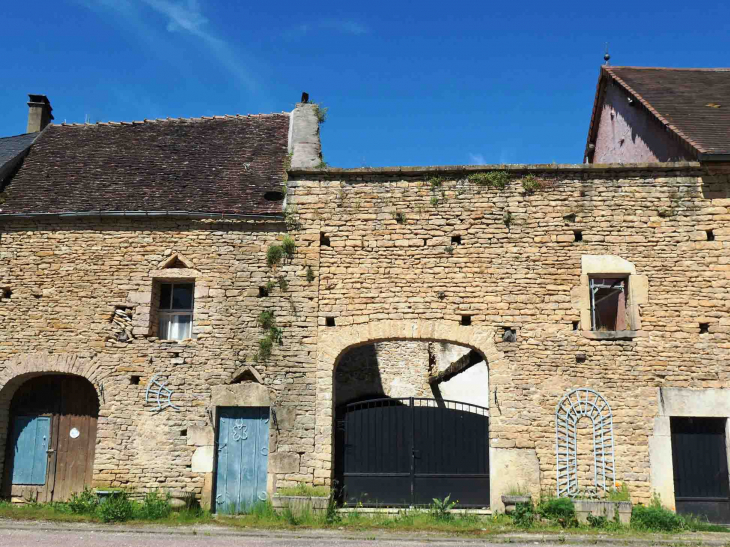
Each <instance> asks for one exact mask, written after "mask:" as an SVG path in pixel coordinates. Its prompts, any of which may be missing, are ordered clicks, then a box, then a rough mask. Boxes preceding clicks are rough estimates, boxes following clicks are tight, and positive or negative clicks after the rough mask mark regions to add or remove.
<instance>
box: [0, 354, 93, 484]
mask: <svg viewBox="0 0 730 547" xmlns="http://www.w3.org/2000/svg"><path fill="white" fill-rule="evenodd" d="M45 374H69V375H73V376H80V377H82V378H85V379H86V380H88V381H89V382H90V383H91V385H92V386H94V390H95V391H96V396H97V397H98V398H99V404H100V405H102V404H103V403H104V394H103V388H101V387H100V386H101V380H102V371H101V369H100V368H99V362H98V361H97V360H95V359H92V358H91V357H89V356H83V355H76V354H47V353H31V354H22V355H17V356H15V357H12V358H10V359H9V360H8V361H6V362H5V363H4V368H2V369H1V370H0V477H1V476H2V473H3V472H4V469H5V445H6V441H7V435H8V422H9V420H10V403H11V401H12V399H13V395H15V392H16V391H17V389H18V388H19V387H20V386H21V385H22V384H23V383H25V382H26V381H28V380H30V379H31V378H34V377H36V376H41V375H45Z"/></svg>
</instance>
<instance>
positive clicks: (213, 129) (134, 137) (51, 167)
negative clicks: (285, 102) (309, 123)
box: [0, 113, 289, 215]
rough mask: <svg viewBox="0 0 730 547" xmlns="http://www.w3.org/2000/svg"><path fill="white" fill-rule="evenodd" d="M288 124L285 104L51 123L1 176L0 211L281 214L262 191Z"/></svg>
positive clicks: (280, 177)
mask: <svg viewBox="0 0 730 547" xmlns="http://www.w3.org/2000/svg"><path fill="white" fill-rule="evenodd" d="M288 132H289V114H287V113H282V114H265V115H258V116H216V117H213V118H205V117H203V118H189V119H170V118H168V119H166V120H145V121H143V122H129V123H125V122H122V123H114V122H109V123H99V124H93V125H86V124H85V125H80V124H78V125H77V124H75V125H65V124H64V125H49V126H48V127H47V128H46V129H45V130H44V131H43V132H42V133H41V134H40V136H39V137H38V139H36V141H35V143H34V144H33V147H32V148H31V150H30V153H29V154H28V155H27V157H26V158H25V160H24V161H23V164H22V166H21V167H20V168H19V169H18V171H17V173H16V174H15V175H14V176H13V177H11V178H10V179H9V183H8V182H7V181H6V184H5V188H4V189H3V196H4V198H5V203H3V204H2V205H0V209H1V211H0V214H3V215H5V214H12V213H26V214H27V213H75V212H112V211H115V212H121V211H126V212H137V211H145V212H171V211H175V212H181V211H185V212H195V213H207V214H224V215H226V214H229V215H235V214H238V215H251V214H254V215H276V214H278V215H280V214H281V213H282V202H281V201H272V200H270V199H266V198H265V197H264V196H265V194H266V193H267V192H281V189H282V183H283V181H284V174H285V163H286V160H287V145H288ZM268 197H269V198H271V197H272V196H271V195H269V196H268ZM278 197H279V198H280V197H281V195H279V196H278Z"/></svg>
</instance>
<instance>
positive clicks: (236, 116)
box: [3, 111, 289, 138]
mask: <svg viewBox="0 0 730 547" xmlns="http://www.w3.org/2000/svg"><path fill="white" fill-rule="evenodd" d="M274 116H289V112H284V111H282V112H270V113H260V114H224V115H222V116H220V115H217V116H198V117H192V118H182V117H181V118H170V117H169V116H168V117H167V118H155V119H147V118H145V119H144V120H132V121H118V122H115V121H112V120H109V121H108V122H95V123H66V122H63V123H53V122H51V123H50V124H49V125H52V126H54V127H96V126H99V125H103V126H112V125H145V124H156V123H160V122H200V121H206V122H207V121H210V120H231V119H241V118H272V117H274ZM30 134H31V133H26V135H30ZM15 136H19V135H15ZM3 138H9V137H3Z"/></svg>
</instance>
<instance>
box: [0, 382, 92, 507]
mask: <svg viewBox="0 0 730 547" xmlns="http://www.w3.org/2000/svg"><path fill="white" fill-rule="evenodd" d="M19 382H22V383H19ZM18 383H19V385H17V384H18ZM13 384H15V386H12V387H15V390H14V393H13V394H12V398H11V399H10V404H9V408H8V412H7V415H8V419H7V422H6V424H5V431H6V443H5V465H4V469H3V477H2V494H3V497H6V498H11V499H12V500H14V501H38V502H50V501H66V500H68V499H70V497H71V495H72V494H73V493H74V492H79V491H81V490H83V488H84V487H85V486H90V485H91V479H92V474H93V467H94V452H95V448H96V429H97V419H98V416H99V399H98V397H97V392H96V389H95V388H94V386H93V385H92V384H91V383H90V382H89V381H88V380H87V379H85V378H83V377H80V376H76V375H72V374H40V375H38V374H30V375H26V376H25V377H20V378H15V379H14V382H13ZM6 389H9V388H8V386H6Z"/></svg>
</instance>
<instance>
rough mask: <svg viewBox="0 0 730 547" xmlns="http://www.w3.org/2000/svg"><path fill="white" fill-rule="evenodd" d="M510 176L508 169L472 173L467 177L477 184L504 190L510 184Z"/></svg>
mask: <svg viewBox="0 0 730 547" xmlns="http://www.w3.org/2000/svg"><path fill="white" fill-rule="evenodd" d="M510 178H511V177H510V175H509V173H507V171H487V172H484V173H472V174H470V175H469V176H468V177H467V180H468V181H469V182H471V183H473V184H476V185H477V186H487V187H488V188H498V189H499V190H503V189H504V188H506V187H507V184H509V181H510Z"/></svg>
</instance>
